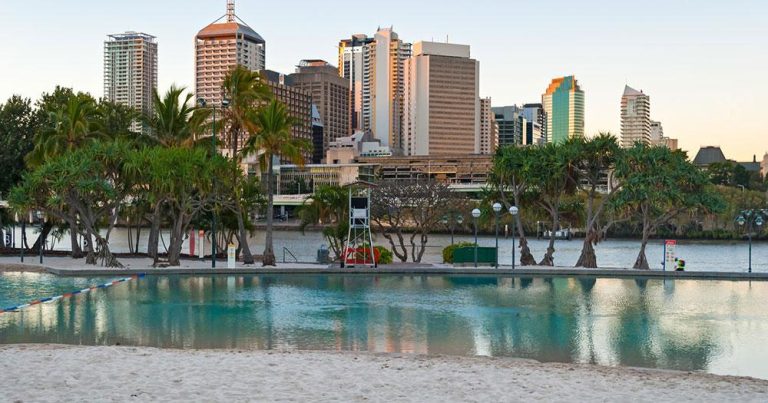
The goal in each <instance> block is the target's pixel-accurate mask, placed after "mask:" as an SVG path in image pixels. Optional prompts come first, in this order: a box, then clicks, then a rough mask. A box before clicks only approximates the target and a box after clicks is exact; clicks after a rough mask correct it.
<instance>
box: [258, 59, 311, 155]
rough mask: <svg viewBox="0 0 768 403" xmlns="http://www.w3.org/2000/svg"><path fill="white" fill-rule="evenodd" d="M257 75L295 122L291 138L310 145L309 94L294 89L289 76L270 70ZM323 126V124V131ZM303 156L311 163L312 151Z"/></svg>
mask: <svg viewBox="0 0 768 403" xmlns="http://www.w3.org/2000/svg"><path fill="white" fill-rule="evenodd" d="M259 74H260V75H261V78H262V80H263V81H264V83H265V84H267V86H268V87H269V89H270V91H271V92H272V96H273V97H274V98H275V99H277V100H278V101H280V102H282V103H283V104H285V107H286V109H287V111H288V115H290V116H291V118H293V119H294V120H295V122H296V124H295V125H294V126H293V128H291V134H292V136H293V137H294V138H297V139H302V140H304V141H306V142H307V143H309V144H312V142H313V138H312V131H313V124H312V96H311V95H310V94H309V92H307V91H304V90H302V89H300V88H296V87H294V86H293V82H292V80H291V78H290V76H286V75H284V74H281V73H278V72H276V71H272V70H261V71H259ZM324 126H325V123H324V122H323V129H324ZM303 156H304V160H305V161H307V162H312V157H313V150H311V149H310V150H308V151H307V152H305V153H304V154H303ZM282 163H283V164H290V163H291V162H290V161H288V160H286V159H283V160H282Z"/></svg>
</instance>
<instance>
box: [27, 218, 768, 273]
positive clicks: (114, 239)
mask: <svg viewBox="0 0 768 403" xmlns="http://www.w3.org/2000/svg"><path fill="white" fill-rule="evenodd" d="M20 234H21V230H20V228H18V227H17V228H16V230H15V236H16V238H15V239H16V243H17V244H18V242H19V241H18V240H19V239H20ZM37 234H38V229H37V228H27V237H28V242H29V244H32V243H33V242H34V241H35V239H36V238H37V236H38V235H37ZM147 235H148V231H147V230H144V231H143V232H142V238H141V245H140V250H141V251H143V252H145V251H146V241H147ZM134 236H135V234H134ZM162 238H163V240H164V242H165V243H166V244H167V242H168V239H169V236H168V233H167V232H165V233H164V234H163V237H162ZM460 241H468V242H471V241H473V237H472V236H471V235H466V234H462V235H456V236H455V242H460ZM49 242H50V241H49ZM274 242H275V245H274V246H275V254H276V255H277V259H278V261H283V259H284V258H285V261H287V262H294V261H299V262H314V261H315V259H316V257H317V250H318V248H320V246H321V245H323V244H325V240H324V239H323V236H322V234H320V233H319V232H310V231H307V232H305V233H303V234H302V233H301V232H300V231H275V234H274ZM374 242H375V243H376V244H380V245H384V246H386V247H387V248H390V246H389V244H388V242H387V240H386V239H385V238H384V237H382V236H378V237H375V238H374ZM249 244H250V246H251V251H252V252H253V253H254V254H260V253H261V252H262V251H263V250H264V231H262V230H259V231H257V232H256V234H255V235H254V236H253V237H252V238H251V239H250V241H249ZM450 244H451V236H450V235H443V234H436V235H432V236H430V238H429V243H428V244H427V250H426V251H425V253H424V258H423V259H422V260H423V262H425V263H440V262H442V250H443V248H444V247H445V246H447V245H450ZM479 244H480V246H494V244H495V239H494V237H493V236H481V237H480V238H479ZM529 244H530V247H531V251H532V253H533V254H534V256H535V257H536V259H537V260H539V259H541V257H542V256H543V255H544V252H545V250H546V246H547V241H545V240H537V239H532V240H530V241H529ZM581 246H582V240H580V239H574V240H572V241H557V242H556V243H555V249H556V252H555V264H556V265H558V266H573V265H574V264H575V263H576V260H577V259H578V257H579V253H580V252H581ZM110 247H111V249H112V251H113V252H116V253H126V252H128V251H129V249H128V231H127V229H125V228H116V229H115V230H114V232H113V234H112V236H111V239H110ZM639 248H640V242H639V241H638V240H607V241H604V242H602V243H600V244H599V245H597V247H596V248H595V249H596V252H597V263H598V265H599V266H600V267H622V268H624V267H632V265H633V264H634V262H635V259H636V258H637V253H638V250H639ZM53 249H54V250H59V251H66V250H69V239H68V238H66V237H65V238H62V239H59V240H56V241H54V245H53ZM390 249H391V248H390ZM499 249H500V251H499V261H500V263H501V264H502V265H510V264H511V261H512V256H511V254H512V239H511V238H508V239H504V238H500V239H499ZM160 250H161V251H162V250H164V247H163V243H162V242H161V245H160ZM206 250H207V249H206ZM188 251H189V243H188V242H185V245H184V252H185V253H188ZM291 254H292V255H293V256H295V259H294V257H292V256H291ZM647 256H648V261H649V262H650V265H651V268H652V269H654V270H661V262H662V260H663V245H662V241H660V240H651V243H650V244H649V245H648V248H647ZM677 256H678V257H680V258H682V259H684V260H685V261H686V268H687V270H689V271H733V272H745V271H747V267H748V260H749V249H748V243H747V242H746V241H680V242H678V246H677ZM518 261H519V256H518ZM752 268H753V271H755V272H768V243H764V242H763V243H754V244H753V246H752Z"/></svg>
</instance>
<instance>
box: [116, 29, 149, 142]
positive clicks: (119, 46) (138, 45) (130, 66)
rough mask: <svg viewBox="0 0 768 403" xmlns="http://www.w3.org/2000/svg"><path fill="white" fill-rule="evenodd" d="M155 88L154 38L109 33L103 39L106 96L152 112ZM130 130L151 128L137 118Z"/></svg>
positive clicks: (137, 33) (134, 34)
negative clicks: (106, 37)
mask: <svg viewBox="0 0 768 403" xmlns="http://www.w3.org/2000/svg"><path fill="white" fill-rule="evenodd" d="M156 90H157V42H156V41H155V37H154V36H152V35H148V34H144V33H139V32H126V33H123V34H114V35H108V39H107V40H106V41H105V42H104V99H106V100H108V101H110V102H114V103H117V104H121V105H126V106H129V107H131V108H133V109H134V110H136V111H137V112H140V113H149V112H150V111H151V110H152V100H153V98H152V93H153V92H154V91H156ZM131 130H132V131H134V132H140V131H144V132H146V131H147V130H148V129H147V128H145V127H143V125H142V123H141V122H140V121H139V120H136V121H135V122H133V124H132V125H131Z"/></svg>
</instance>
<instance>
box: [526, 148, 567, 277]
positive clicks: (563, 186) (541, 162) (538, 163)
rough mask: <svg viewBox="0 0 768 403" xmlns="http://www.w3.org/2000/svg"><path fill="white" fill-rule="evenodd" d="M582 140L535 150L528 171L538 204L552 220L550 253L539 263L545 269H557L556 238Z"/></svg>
mask: <svg viewBox="0 0 768 403" xmlns="http://www.w3.org/2000/svg"><path fill="white" fill-rule="evenodd" d="M577 141H579V140H574V139H569V140H567V141H565V142H563V143H561V144H553V143H548V144H546V145H544V146H540V147H537V148H536V152H535V153H534V155H533V158H531V161H530V166H529V167H528V168H527V171H528V172H529V173H530V177H529V178H530V179H529V180H530V186H531V187H532V188H533V189H535V190H536V192H537V194H538V195H539V197H538V199H537V202H536V203H537V204H538V205H539V206H540V207H541V208H542V209H544V210H545V211H546V212H547V213H548V214H549V216H550V218H551V220H552V222H551V229H552V236H551V237H550V239H549V244H548V245H547V251H546V253H545V254H544V257H543V259H542V260H541V261H540V262H539V264H540V265H542V266H554V264H555V263H554V253H555V236H554V235H555V234H554V232H555V231H557V230H559V229H560V220H561V212H562V204H563V198H564V196H566V195H568V194H573V192H574V191H575V187H576V186H575V185H576V184H575V181H574V161H575V159H576V153H577V151H578V148H577V146H576V144H577V143H576V142H577Z"/></svg>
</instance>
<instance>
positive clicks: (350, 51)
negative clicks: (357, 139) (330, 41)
mask: <svg viewBox="0 0 768 403" xmlns="http://www.w3.org/2000/svg"><path fill="white" fill-rule="evenodd" d="M372 42H373V38H369V37H367V36H366V35H363V34H357V35H352V38H350V39H343V40H341V41H340V42H339V76H341V77H343V78H344V79H346V80H348V81H349V91H350V92H349V107H348V109H349V116H350V122H349V124H350V127H349V131H348V134H352V133H354V132H357V131H364V130H365V125H364V121H363V78H364V76H368V74H364V72H366V73H369V72H370V67H368V65H367V64H368V62H370V57H369V56H368V52H369V51H370V47H368V46H367V45H368V44H370V43H372ZM368 95H369V96H370V92H369V93H368Z"/></svg>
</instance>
